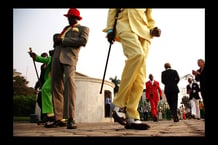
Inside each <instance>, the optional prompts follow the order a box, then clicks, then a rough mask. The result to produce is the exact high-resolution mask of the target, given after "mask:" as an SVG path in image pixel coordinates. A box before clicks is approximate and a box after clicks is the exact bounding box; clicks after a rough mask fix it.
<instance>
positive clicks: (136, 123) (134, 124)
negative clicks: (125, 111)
mask: <svg viewBox="0 0 218 145" xmlns="http://www.w3.org/2000/svg"><path fill="white" fill-rule="evenodd" d="M125 128H126V129H136V130H148V129H149V128H150V125H148V124H146V123H143V122H141V121H140V120H138V119H131V120H130V121H129V120H127V124H126V125H125Z"/></svg>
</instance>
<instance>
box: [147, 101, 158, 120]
mask: <svg viewBox="0 0 218 145" xmlns="http://www.w3.org/2000/svg"><path fill="white" fill-rule="evenodd" d="M149 102H150V106H151V113H152V120H153V121H154V120H155V117H156V115H157V114H156V109H155V102H154V100H153V99H150V100H149Z"/></svg>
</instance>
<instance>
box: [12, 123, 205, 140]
mask: <svg viewBox="0 0 218 145" xmlns="http://www.w3.org/2000/svg"><path fill="white" fill-rule="evenodd" d="M146 123H148V124H149V125H150V126H151V128H150V129H149V130H134V129H125V128H124V126H122V125H120V124H118V123H116V122H100V123H77V129H66V127H58V128H44V126H43V125H37V124H36V123H29V122H13V137H205V121H204V119H201V120H195V119H190V120H180V121H179V122H176V123H175V122H173V121H172V120H163V121H159V122H153V121H146Z"/></svg>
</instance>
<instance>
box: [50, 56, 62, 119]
mask: <svg viewBox="0 0 218 145" xmlns="http://www.w3.org/2000/svg"><path fill="white" fill-rule="evenodd" d="M63 90H64V85H63V68H62V64H61V63H60V62H59V59H58V60H53V61H52V65H51V92H52V102H53V107H54V114H55V120H62V119H63Z"/></svg>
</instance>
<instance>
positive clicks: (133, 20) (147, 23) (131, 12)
mask: <svg viewBox="0 0 218 145" xmlns="http://www.w3.org/2000/svg"><path fill="white" fill-rule="evenodd" d="M115 15H116V9H109V11H108V18H107V27H106V28H105V29H103V32H107V31H108V30H109V29H113V25H114V20H115ZM154 27H155V21H154V20H153V18H152V9H150V8H148V9H132V8H130V9H125V8H124V9H121V12H120V13H119V16H118V20H117V26H116V38H115V40H116V41H119V38H118V34H119V33H121V32H123V31H132V32H134V33H136V34H137V35H138V36H140V37H142V38H144V39H146V40H148V41H149V40H150V39H151V38H152V36H151V35H150V29H152V28H154Z"/></svg>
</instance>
